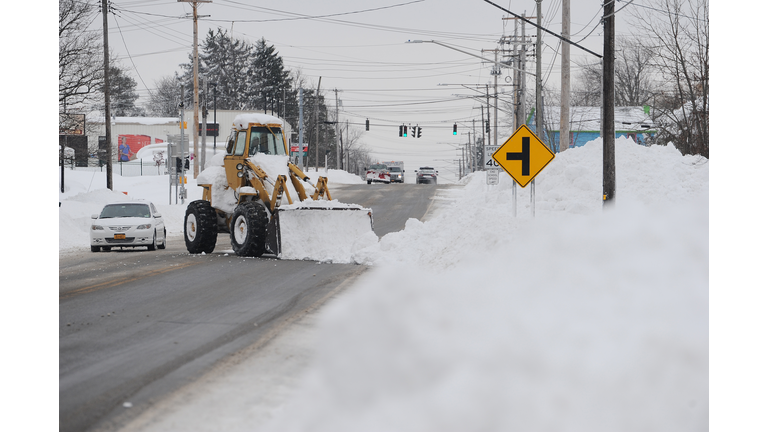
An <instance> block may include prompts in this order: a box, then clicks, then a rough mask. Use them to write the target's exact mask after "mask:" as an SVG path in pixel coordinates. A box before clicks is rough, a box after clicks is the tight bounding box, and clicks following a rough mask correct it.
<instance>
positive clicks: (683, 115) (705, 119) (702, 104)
mask: <svg viewBox="0 0 768 432" xmlns="http://www.w3.org/2000/svg"><path fill="white" fill-rule="evenodd" d="M648 6H649V8H642V9H640V8H635V9H633V14H634V15H635V17H637V19H638V25H639V26H640V27H641V28H642V29H644V30H645V32H647V33H648V34H649V35H651V36H652V39H650V40H649V41H648V42H647V45H646V48H647V49H648V50H649V51H650V52H651V53H652V54H653V58H654V60H655V62H654V68H655V69H656V70H657V71H658V72H659V74H660V75H661V77H662V78H663V81H664V82H666V83H667V84H666V85H665V86H664V88H663V91H662V92H661V93H659V94H658V95H657V96H656V98H655V103H654V108H655V110H656V112H655V117H656V121H657V122H658V123H659V125H660V127H661V131H660V138H662V139H663V140H665V141H666V140H668V141H672V142H673V143H674V144H675V146H676V147H677V148H678V149H679V150H680V151H681V152H682V153H683V154H700V155H702V156H704V157H707V158H708V157H709V2H708V0H649V3H648Z"/></svg>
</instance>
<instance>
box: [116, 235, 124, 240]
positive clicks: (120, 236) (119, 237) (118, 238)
mask: <svg viewBox="0 0 768 432" xmlns="http://www.w3.org/2000/svg"><path fill="white" fill-rule="evenodd" d="M115 240H125V234H115Z"/></svg>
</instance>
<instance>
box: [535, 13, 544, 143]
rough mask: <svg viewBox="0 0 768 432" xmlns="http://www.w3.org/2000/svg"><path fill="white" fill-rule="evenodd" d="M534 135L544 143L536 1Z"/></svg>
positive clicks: (539, 16) (539, 30)
mask: <svg viewBox="0 0 768 432" xmlns="http://www.w3.org/2000/svg"><path fill="white" fill-rule="evenodd" d="M536 24H537V26H538V27H537V29H536V135H538V136H539V139H541V140H542V141H544V142H546V140H545V138H546V137H545V136H544V101H543V100H542V95H541V92H542V89H541V0H536Z"/></svg>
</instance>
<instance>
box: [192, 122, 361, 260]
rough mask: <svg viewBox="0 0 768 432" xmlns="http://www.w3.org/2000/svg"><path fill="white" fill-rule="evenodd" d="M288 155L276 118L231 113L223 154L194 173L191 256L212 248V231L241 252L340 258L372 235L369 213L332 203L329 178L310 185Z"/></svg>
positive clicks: (246, 254)
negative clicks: (197, 194) (196, 194)
mask: <svg viewBox="0 0 768 432" xmlns="http://www.w3.org/2000/svg"><path fill="white" fill-rule="evenodd" d="M288 154H289V152H288V143H287V142H286V139H285V136H284V134H283V121H282V120H281V119H279V118H277V117H273V116H269V115H266V114H242V115H239V116H237V117H236V118H235V121H234V125H233V129H232V133H231V135H230V136H229V139H228V141H227V148H226V151H225V152H224V153H221V154H219V155H216V156H214V157H213V158H211V161H210V162H209V163H208V167H207V168H206V169H205V170H204V171H203V172H201V173H200V174H199V175H198V177H197V184H198V186H201V187H202V188H203V199H202V200H197V201H192V202H190V203H189V205H188V207H187V212H186V215H185V217H184V239H185V243H186V246H187V250H188V251H189V253H192V254H199V253H211V252H212V251H213V249H214V248H215V246H216V240H217V237H218V234H219V233H229V236H230V242H231V244H232V249H233V250H234V252H235V253H236V254H237V255H239V256H252V257H258V256H261V255H263V254H269V255H274V256H277V257H280V258H287V259H317V260H331V261H334V260H337V261H345V257H346V256H348V254H351V253H352V249H353V248H354V247H355V243H356V242H357V241H358V240H359V239H360V238H361V237H364V236H369V237H370V235H371V234H372V233H373V216H372V214H371V210H370V209H367V208H363V207H362V206H359V205H356V204H345V203H341V202H339V201H336V200H333V199H332V198H331V193H330V191H329V190H328V179H327V178H326V177H318V180H317V183H316V184H312V182H311V181H310V179H309V176H307V175H306V174H305V173H304V172H302V171H301V170H300V169H299V168H298V167H297V166H296V165H294V164H293V163H291V162H290V160H289V156H288ZM373 235H374V236H375V234H373Z"/></svg>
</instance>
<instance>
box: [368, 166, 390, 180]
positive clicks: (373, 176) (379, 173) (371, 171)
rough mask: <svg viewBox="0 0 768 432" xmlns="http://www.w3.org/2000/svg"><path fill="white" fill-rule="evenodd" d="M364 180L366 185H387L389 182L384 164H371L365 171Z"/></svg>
mask: <svg viewBox="0 0 768 432" xmlns="http://www.w3.org/2000/svg"><path fill="white" fill-rule="evenodd" d="M365 180H366V181H367V182H368V184H371V183H373V182H376V183H386V184H389V183H390V182H391V180H390V178H389V169H388V168H387V166H386V165H384V164H373V165H371V166H369V167H368V169H367V170H366V172H365Z"/></svg>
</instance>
